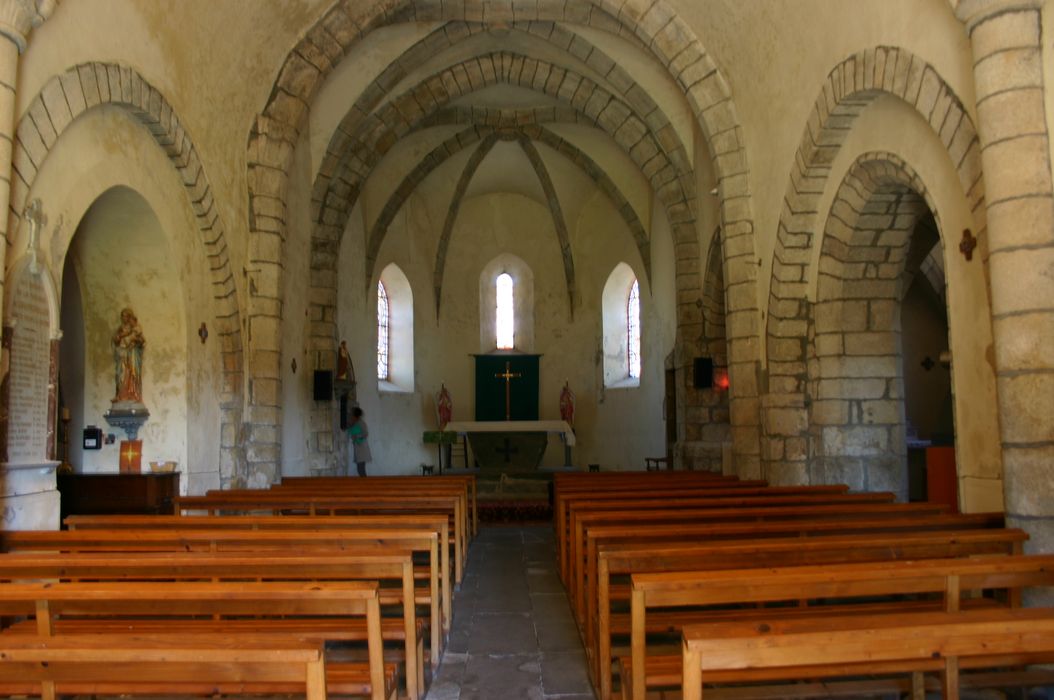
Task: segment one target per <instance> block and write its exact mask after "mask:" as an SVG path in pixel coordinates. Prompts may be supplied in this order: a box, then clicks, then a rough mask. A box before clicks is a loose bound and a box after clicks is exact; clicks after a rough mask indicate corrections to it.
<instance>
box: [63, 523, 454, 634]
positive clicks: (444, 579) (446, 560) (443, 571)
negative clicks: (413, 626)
mask: <svg viewBox="0 0 1054 700" xmlns="http://www.w3.org/2000/svg"><path fill="white" fill-rule="evenodd" d="M65 524H66V526H67V527H68V528H69V529H70V530H89V529H91V530H120V529H126V528H134V529H158V530H161V529H168V530H192V529H202V530H214V529H246V530H353V529H355V528H357V527H358V528H364V529H393V530H396V529H400V530H412V529H416V528H425V529H426V530H428V531H434V532H436V534H437V536H438V538H439V542H448V541H449V522H448V520H447V518H446V517H445V516H442V515H335V516H329V515H311V516H299V515H282V516H271V515H196V516H192V517H191V516H182V515H71V516H69V517H67V518H66V521H65ZM439 555H440V562H439V582H440V588H441V593H442V608H441V610H442V613H443V614H442V623H443V632H444V633H445V634H449V633H450V617H451V616H450V612H451V610H452V608H451V604H452V598H453V595H452V592H451V576H450V574H451V571H450V547H449V546H441V547H440V548H439ZM426 575H427V572H426Z"/></svg>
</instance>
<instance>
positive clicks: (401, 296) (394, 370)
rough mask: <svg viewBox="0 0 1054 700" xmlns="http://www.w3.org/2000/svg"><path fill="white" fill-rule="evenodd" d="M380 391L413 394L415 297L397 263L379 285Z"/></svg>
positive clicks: (392, 264) (382, 276)
mask: <svg viewBox="0 0 1054 700" xmlns="http://www.w3.org/2000/svg"><path fill="white" fill-rule="evenodd" d="M377 390H378V391H381V392H388V393H407V392H412V391H413V390H414V294H413V290H412V289H410V280H408V279H407V278H406V275H405V274H403V271H402V270H400V269H399V266H398V265H396V264H395V263H391V264H390V265H388V266H387V267H385V268H384V269H383V270H381V277H380V280H378V282H377Z"/></svg>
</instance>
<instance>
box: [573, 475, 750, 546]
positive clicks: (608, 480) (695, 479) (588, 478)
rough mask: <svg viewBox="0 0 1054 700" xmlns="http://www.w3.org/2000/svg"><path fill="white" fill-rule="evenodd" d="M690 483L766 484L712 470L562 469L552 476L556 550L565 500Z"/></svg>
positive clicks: (687, 484) (716, 484)
mask: <svg viewBox="0 0 1054 700" xmlns="http://www.w3.org/2000/svg"><path fill="white" fill-rule="evenodd" d="M679 486H692V487H698V488H704V487H708V486H709V487H712V488H758V487H763V486H768V482H767V481H763V480H760V479H759V480H750V481H746V480H740V479H739V478H737V477H732V476H727V477H726V476H723V475H720V474H715V473H712V472H665V473H659V474H654V473H650V472H581V473H574V472H571V473H568V472H561V473H556V474H554V475H553V526H554V528H555V530H556V542H557V553H558V555H559V554H560V549H559V547H560V542H561V540H562V539H563V537H564V535H565V534H566V503H567V501H568V499H570V498H574V497H577V496H581V495H584V494H586V495H587V494H592V493H603V492H610V491H620V492H626V491H627V490H633V491H634V492H637V493H639V492H641V491H647V490H650V489H662V488H667V489H668V488H673V487H679Z"/></svg>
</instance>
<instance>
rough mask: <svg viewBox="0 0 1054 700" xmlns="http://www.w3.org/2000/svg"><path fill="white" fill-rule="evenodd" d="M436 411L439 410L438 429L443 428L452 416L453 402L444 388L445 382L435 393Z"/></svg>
mask: <svg viewBox="0 0 1054 700" xmlns="http://www.w3.org/2000/svg"><path fill="white" fill-rule="evenodd" d="M436 411H438V412H439V429H440V430H443V429H444V428H446V424H447V423H449V422H450V421H451V420H452V419H453V417H454V402H453V400H452V399H451V398H450V392H449V391H447V390H446V384H443V385H441V386H440V389H439V393H438V394H436Z"/></svg>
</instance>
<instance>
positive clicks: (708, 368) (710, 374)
mask: <svg viewBox="0 0 1054 700" xmlns="http://www.w3.org/2000/svg"><path fill="white" fill-rule="evenodd" d="M693 370H694V371H693V374H695V388H696V389H712V388H713V387H714V360H713V358H711V357H697V358H695V366H694V368H693Z"/></svg>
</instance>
